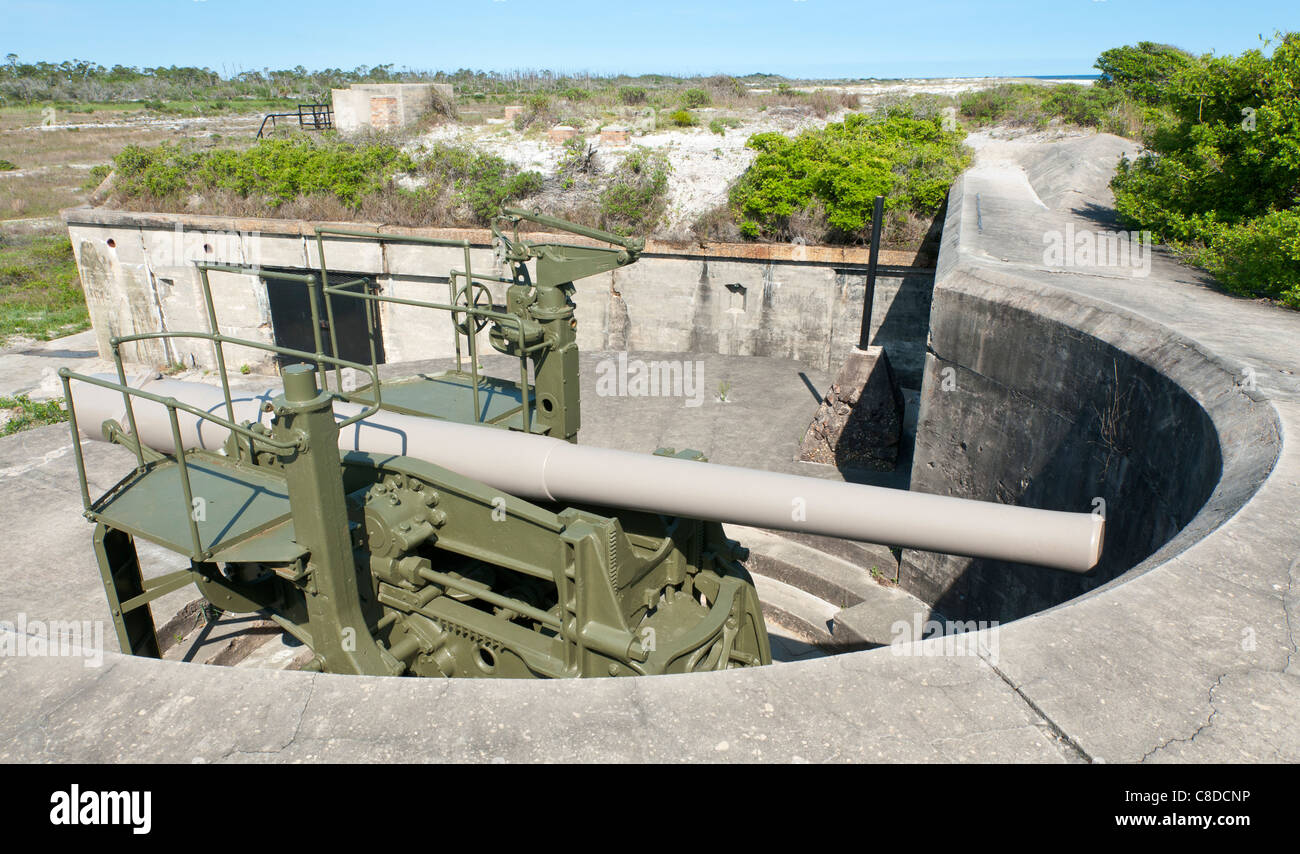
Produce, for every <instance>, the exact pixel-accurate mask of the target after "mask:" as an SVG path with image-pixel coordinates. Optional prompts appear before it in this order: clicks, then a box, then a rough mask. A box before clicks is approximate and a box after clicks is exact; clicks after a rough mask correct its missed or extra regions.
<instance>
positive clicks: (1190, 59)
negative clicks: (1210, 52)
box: [1096, 42, 1196, 104]
mask: <svg viewBox="0 0 1300 854" xmlns="http://www.w3.org/2000/svg"><path fill="white" fill-rule="evenodd" d="M1195 63H1196V58H1195V57H1194V56H1192V55H1191V54H1190V53H1187V52H1186V51H1184V50H1180V49H1179V48H1176V47H1172V46H1170V45H1167V44H1156V43H1154V42H1138V43H1137V46H1136V47H1130V46H1125V47H1117V48H1112V49H1110V50H1108V51H1105V52H1103V53H1102V55H1101V56H1099V57H1097V62H1096V67H1097V69H1098V70H1099V71H1101V73H1102V78H1101V80H1099V81H1098V86H1099V87H1101V88H1113V89H1115V90H1117V91H1120V92H1123V93H1124V94H1126V95H1128V96H1129V97H1130V98H1134V99H1135V100H1138V101H1141V102H1143V103H1145V104H1158V103H1160V102H1161V100H1162V98H1163V97H1164V92H1165V90H1166V89H1167V88H1168V86H1169V83H1170V81H1171V80H1172V79H1173V78H1174V77H1175V76H1176V75H1177V74H1179V73H1180V72H1182V71H1184V70H1185V69H1186V68H1187V67H1188V66H1191V65H1193V64H1195Z"/></svg>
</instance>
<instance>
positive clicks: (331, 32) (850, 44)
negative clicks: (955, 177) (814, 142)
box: [0, 0, 1300, 77]
mask: <svg viewBox="0 0 1300 854" xmlns="http://www.w3.org/2000/svg"><path fill="white" fill-rule="evenodd" d="M1288 29H1300V2H1297V0H1288V2H1282V0H1276V2H1275V0H1241V2H1227V3H1225V2H1223V0H1217V2H1212V0H979V2H955V0H892V2H884V3H882V2H857V3H854V2H845V0H689V1H688V2H679V0H659V2H648V3H646V2H643V3H626V2H617V0H603V2H595V0H574V1H573V2H563V0H459V2H440V0H426V2H413V1H412V2H395V1H394V0H388V2H385V0H347V1H346V2H344V0H315V2H311V3H303V2H286V0H0V53H10V52H12V53H16V54H18V55H19V57H21V58H22V59H23V60H24V61H35V60H42V59H44V60H62V59H71V58H77V59H87V60H92V61H95V62H99V63H102V64H104V65H112V64H115V63H121V64H123V65H140V66H153V65H173V64H175V65H201V66H208V67H210V68H213V69H216V70H217V71H221V72H224V73H231V72H236V71H240V70H247V69H258V68H266V67H270V68H287V67H293V66H295V65H303V66H306V67H307V68H324V67H341V68H353V67H355V66H358V65H379V64H383V63H393V64H394V65H395V66H397V67H399V68H400V67H402V66H406V67H409V68H415V69H422V70H423V69H430V70H438V69H443V70H455V69H457V68H481V69H495V70H508V69H515V68H550V69H554V70H557V71H566V72H574V71H591V72H600V73H608V72H628V73H646V72H662V73H668V74H687V73H703V74H711V73H717V72H724V73H732V74H743V73H748V72H756V71H764V72H769V73H775V74H785V75H788V76H802V77H944V76H980V75H1033V74H1089V73H1094V72H1093V69H1092V68H1091V66H1092V62H1093V60H1094V59H1095V58H1096V56H1097V54H1098V53H1100V52H1101V51H1103V50H1105V49H1106V48H1109V47H1114V46H1117V45H1121V44H1132V43H1134V42H1137V41H1140V40H1144V39H1146V40H1151V41H1161V42H1168V43H1171V44H1176V45H1178V46H1180V47H1183V48H1185V49H1187V50H1190V51H1193V52H1195V53H1206V52H1210V51H1214V52H1217V53H1220V54H1224V53H1239V52H1240V51H1242V50H1247V49H1250V48H1252V47H1257V46H1259V43H1260V42H1259V36H1260V35H1264V36H1266V37H1267V36H1269V35H1271V34H1272V33H1273V32H1274V31H1275V30H1288Z"/></svg>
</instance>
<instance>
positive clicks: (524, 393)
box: [312, 226, 547, 433]
mask: <svg viewBox="0 0 1300 854" xmlns="http://www.w3.org/2000/svg"><path fill="white" fill-rule="evenodd" d="M326 235H333V236H335V237H353V238H358V239H365V240H374V241H377V242H379V243H409V244H414V245H418V246H439V247H443V248H448V249H460V250H461V251H462V252H463V253H464V257H465V269H464V270H455V269H453V270H451V271H450V272H449V274H448V278H449V281H448V283H447V287H448V296H449V299H450V302H449V303H436V302H429V301H427V300H415V299H409V298H402V297H395V296H387V295H382V294H372V293H367V292H365V291H352V290H348V288H351V287H353V286H354V285H356V284H357V283H358V282H364V281H366V280H365V279H355V280H351V281H348V282H344V283H342V284H338V285H330V284H329V268H328V267H327V265H326V263H325V236H326ZM470 249H471V244H470V242H469V241H468V240H449V239H445V238H439V237H419V236H416V235H404V234H385V233H382V232H378V231H361V230H357V229H349V228H332V227H328V226H317V228H316V254H317V257H318V258H319V261H320V280H321V281H322V282H324V283H325V284H324V287H323V289H322V292H323V293H324V294H325V295H326V299H325V301H324V302H325V310H326V313H327V321H328V325H329V330H330V345H331V347H332V352H335V353H337V352H338V337H337V333H336V332H335V329H334V313H333V306H332V303H331V302H330V300H329V297H330V296H343V297H351V298H354V299H361V300H364V301H366V326H367V330H368V333H369V341H370V361H371V364H372V365H374V364H376V363H377V362H378V358H377V355H376V350H375V342H374V336H375V329H376V326H377V324H376V323H375V318H374V313H373V305H374V303H380V302H387V303H393V304H396V305H406V306H413V307H416V308H427V309H431V310H435V311H447V312H449V313H450V316H451V327H452V337H453V339H454V341H455V349H456V370H457V371H462V364H463V362H462V354H461V347H460V336H461V335H464V336H465V337H466V338H467V339H469V340H468V350H469V354H468V355H469V362H470V377H471V381H472V388H473V396H474V420H475V421H476V422H481V421H482V411H483V410H482V407H481V405H480V399H479V385H480V378H479V370H478V368H479V363H478V332H479V331H480V328H481V327H478V326H477V325H476V324H475V323H474V322H473V321H472V320H469V321H468V322H465V323H464V325H462V321H461V320H460V315H462V314H463V315H466V316H467V318H480V317H481V318H484V319H485V320H492V321H495V322H496V323H497V325H498V326H501V327H503V328H506V329H510V330H512V331H514V332H515V333H516V334H517V335H518V345H519V346H518V358H519V397H520V405H521V407H522V413H521V418H522V420H523V430H524V432H525V433H526V432H529V430H530V429H531V423H532V413H531V412H530V410H529V400H528V355H529V354H530V353H533V352H535V351H537V350H540V349H544V348H545V347H546V346H547V344H546V343H545V342H541V343H538V344H534V345H533V346H532V347H527V346H525V344H524V327H523V323H522V322H521V320H520V319H519V318H518V317H517V316H515V315H513V314H509V313H507V312H502V311H496V310H494V309H486V308H476V307H475V305H474V299H473V285H474V284H475V283H479V282H494V283H500V284H515V280H514V279H507V278H502V277H500V276H488V275H480V274H476V273H474V272H473V266H472V264H473V262H472V259H471V257H470ZM458 280H464V282H465V284H464V286H463V287H462V288H457V287H456V282H457V281H458ZM462 294H463V295H464V298H465V303H464V304H463V305H462V304H460V303H459V302H458V300H459V299H460V297H461V295H462ZM312 310H313V321H314V326H315V327H317V328H319V323H318V322H315V321H316V317H315V306H314V304H313V308H312ZM316 349H317V350H320V349H321V347H320V342H319V335H318V336H317V346H316ZM335 382H336V387H337V388H339V389H341V388H342V379H341V378H340V376H339V375H338V372H337V371H336V376H335Z"/></svg>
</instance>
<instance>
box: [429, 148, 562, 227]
mask: <svg viewBox="0 0 1300 854" xmlns="http://www.w3.org/2000/svg"><path fill="white" fill-rule="evenodd" d="M419 170H420V172H422V173H424V174H426V175H428V176H430V178H431V179H432V180H433V181H434V182H435V184H434V186H433V187H432V188H431V190H432V191H433V192H437V191H438V190H439V189H443V190H450V192H451V193H452V201H453V203H455V204H459V205H463V206H465V207H467V208H468V209H469V210H470V212H471V213H472V214H473V216H474V218H475V219H477V220H478V221H479V222H483V223H486V222H488V221H489V220H490V219H491V218H492V217H494V216H496V214H497V213H498V212H499V211H500V209H501V206H502V205H503V204H504V203H505V202H507V201H511V200H515V199H522V198H525V197H527V196H531V195H534V194H536V193H539V192H541V189H542V176H541V175H540V174H538V173H537V172H520V171H519V169H518V168H517V167H516V166H514V165H513V164H512V163H510V162H509V161H507V160H505V159H504V158H502V157H498V156H496V155H495V154H483V153H480V152H475V151H473V150H471V149H468V148H460V147H457V146H452V145H443V144H439V145H435V146H434V147H433V148H432V149H431V150H430V151H429V153H428V155H427V156H426V157H425V158H423V159H422V160H421V161H420V163H419Z"/></svg>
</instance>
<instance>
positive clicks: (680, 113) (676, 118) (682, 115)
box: [668, 110, 695, 128]
mask: <svg viewBox="0 0 1300 854" xmlns="http://www.w3.org/2000/svg"><path fill="white" fill-rule="evenodd" d="M668 121H669V122H670V123H671V124H672V125H674V126H675V127H679V128H689V127H695V114H694V113H692V112H691V111H690V110H676V111H675V112H672V113H670V114H669V115H668Z"/></svg>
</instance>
